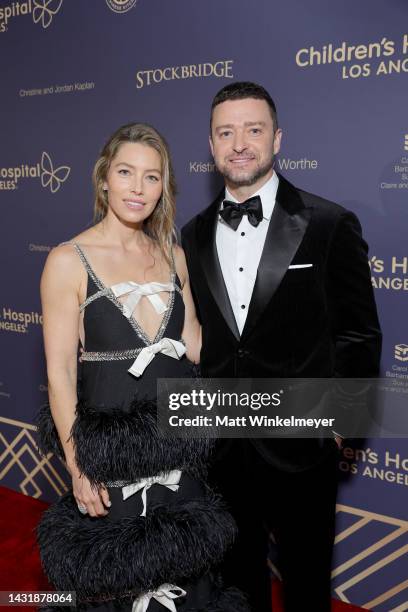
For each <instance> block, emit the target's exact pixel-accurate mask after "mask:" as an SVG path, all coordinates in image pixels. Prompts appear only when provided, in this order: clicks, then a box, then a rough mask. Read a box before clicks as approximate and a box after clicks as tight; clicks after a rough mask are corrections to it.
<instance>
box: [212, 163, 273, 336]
mask: <svg viewBox="0 0 408 612" xmlns="http://www.w3.org/2000/svg"><path fill="white" fill-rule="evenodd" d="M278 185H279V179H278V177H277V175H276V173H275V172H274V173H273V175H272V176H271V178H270V179H269V181H267V182H266V183H265V185H263V187H261V189H259V191H257V192H256V193H254V194H253V196H256V195H258V196H259V197H260V198H261V202H262V211H263V219H262V221H261V222H260V223H259V225H258V226H257V227H254V226H253V225H251V224H250V223H249V221H248V216H247V215H243V217H242V220H241V222H240V224H239V226H238V228H237V230H236V231H234V230H233V229H232V227H230V226H229V225H228V224H227V223H225V221H224V220H223V219H222V218H221V217H218V223H217V231H216V245H217V253H218V259H219V262H220V266H221V270H222V275H223V277H224V281H225V285H226V287H227V291H228V295H229V299H230V302H231V306H232V310H233V312H234V316H235V320H236V322H237V326H238V329H239V333H240V334H242V330H243V329H244V325H245V321H246V318H247V314H248V308H249V304H250V301H251V297H252V292H253V289H254V285H255V280H256V275H257V271H258V266H259V262H260V259H261V255H262V251H263V247H264V244H265V238H266V233H267V231H268V227H269V221H270V218H271V216H272V211H273V209H274V206H275V201H276V192H277V190H278ZM253 196H251V197H253ZM225 199H226V200H231V201H233V202H238V200H236V199H235V198H234V197H233V196H232V195H231V194H230V193H229V191H228V189H225ZM221 208H222V207H221Z"/></svg>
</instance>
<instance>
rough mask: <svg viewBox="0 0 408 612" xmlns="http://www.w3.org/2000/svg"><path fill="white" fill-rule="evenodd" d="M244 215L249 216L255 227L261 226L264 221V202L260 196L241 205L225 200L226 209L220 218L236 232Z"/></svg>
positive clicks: (224, 208) (221, 212)
mask: <svg viewBox="0 0 408 612" xmlns="http://www.w3.org/2000/svg"><path fill="white" fill-rule="evenodd" d="M243 215H248V221H249V222H250V224H251V225H253V226H254V227H257V226H258V225H259V223H260V222H261V221H262V219H263V211H262V202H261V198H260V197H259V196H254V197H252V198H249V199H248V200H245V202H241V204H238V203H236V202H230V201H229V200H224V207H223V209H222V210H220V217H222V218H223V219H224V221H225V223H228V225H229V226H230V227H232V229H233V230H234V232H235V231H236V230H237V227H238V225H239V224H240V223H241V219H242V216H243Z"/></svg>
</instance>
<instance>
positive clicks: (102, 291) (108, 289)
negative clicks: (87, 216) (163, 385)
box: [71, 242, 176, 346]
mask: <svg viewBox="0 0 408 612" xmlns="http://www.w3.org/2000/svg"><path fill="white" fill-rule="evenodd" d="M71 244H72V245H73V246H74V248H75V250H76V251H77V253H78V255H79V258H80V259H81V261H82V263H83V265H84V267H85V269H86V271H87V273H88V275H89V276H90V277H91V279H92V280H93V282H94V283H95V285H96V286H97V287H98V289H99V291H98V296H99V295H100V296H102V295H105V296H106V297H107V298H108V299H109V300H110V301H111V302H112V303H113V304H114V305H115V306H116V307H117V308H118V309H119V310H120V312H121V313H122V315H123V316H124V317H125V318H126V319H127V320H128V321H129V323H130V325H131V326H132V328H133V330H134V331H135V332H136V334H137V335H138V336H139V338H140V340H141V341H142V342H143V343H144V344H145V345H146V346H150V345H152V344H155V343H157V342H160V340H161V339H162V338H163V336H164V334H165V332H166V329H167V326H168V323H169V320H170V317H171V314H172V311H173V306H174V299H175V291H174V289H175V279H176V271H175V265H174V258H173V253H172V254H171V255H172V269H171V274H170V283H171V284H172V286H173V291H170V293H169V298H168V300H167V304H166V311H165V313H164V316H163V318H162V321H161V323H160V325H159V328H158V330H157V332H156V335H155V337H154V338H153V339H151V338H149V336H148V335H147V334H146V333H145V331H144V329H143V328H142V326H141V325H140V323H139V322H138V321H137V319H135V317H134V316H133V313H132V314H130V316H127V314H126V311H125V305H124V304H123V303H122V302H121V301H120V300H119V299H118V298H117V297H116V295H115V294H114V292H113V291H112V287H114V286H115V285H116V284H119V283H115V285H111V286H107V285H105V283H104V282H103V281H102V280H101V279H100V278H99V276H97V275H96V274H95V272H94V270H93V268H92V266H91V264H90V263H89V261H88V258H87V256H86V255H85V253H84V251H83V249H82V247H81V246H79V244H78V243H77V242H72V243H71ZM125 282H134V281H125ZM150 282H151V283H152V282H156V281H150ZM135 284H139V285H140V283H135ZM146 284H150V283H143V285H146ZM143 285H140V286H143ZM87 299H88V298H87ZM86 301H87V300H85V302H86ZM85 302H84V303H83V304H85ZM82 306H83V305H81V306H80V308H81V307H82Z"/></svg>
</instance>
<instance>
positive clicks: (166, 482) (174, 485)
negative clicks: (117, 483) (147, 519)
mask: <svg viewBox="0 0 408 612" xmlns="http://www.w3.org/2000/svg"><path fill="white" fill-rule="evenodd" d="M180 478H181V470H171V471H170V472H165V473H164V474H158V475H157V476H151V477H150V478H143V479H142V480H139V481H138V482H134V483H132V484H130V485H126V486H125V487H122V495H123V499H124V500H125V499H127V498H128V497H130V496H131V495H134V494H135V493H137V492H138V491H140V489H143V491H142V502H143V512H142V513H141V515H140V516H146V504H147V500H146V494H147V490H148V489H150V487H151V486H152V485H154V484H159V485H163V486H164V487H167V488H168V489H171V490H172V491H178V489H179V486H180V485H179V482H180Z"/></svg>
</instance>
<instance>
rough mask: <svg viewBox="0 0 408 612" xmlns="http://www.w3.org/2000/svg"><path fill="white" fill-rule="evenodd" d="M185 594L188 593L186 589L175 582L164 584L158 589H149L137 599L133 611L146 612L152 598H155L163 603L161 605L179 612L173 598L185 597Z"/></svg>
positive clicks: (173, 611)
mask: <svg viewBox="0 0 408 612" xmlns="http://www.w3.org/2000/svg"><path fill="white" fill-rule="evenodd" d="M172 591H179V593H178V594H176V593H173V592H172ZM183 595H186V591H184V590H183V589H180V587H177V586H175V585H174V584H162V585H161V586H159V588H158V589H157V591H149V592H148V593H145V594H144V595H140V596H139V597H138V598H137V599H135V601H134V602H133V606H132V612H146V610H147V608H148V607H149V604H150V600H151V599H155V600H156V601H158V602H159V603H161V605H162V606H164V607H165V608H167V609H168V610H170V612H177V609H176V606H175V604H174V601H173V600H174V599H177V598H178V597H183Z"/></svg>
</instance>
